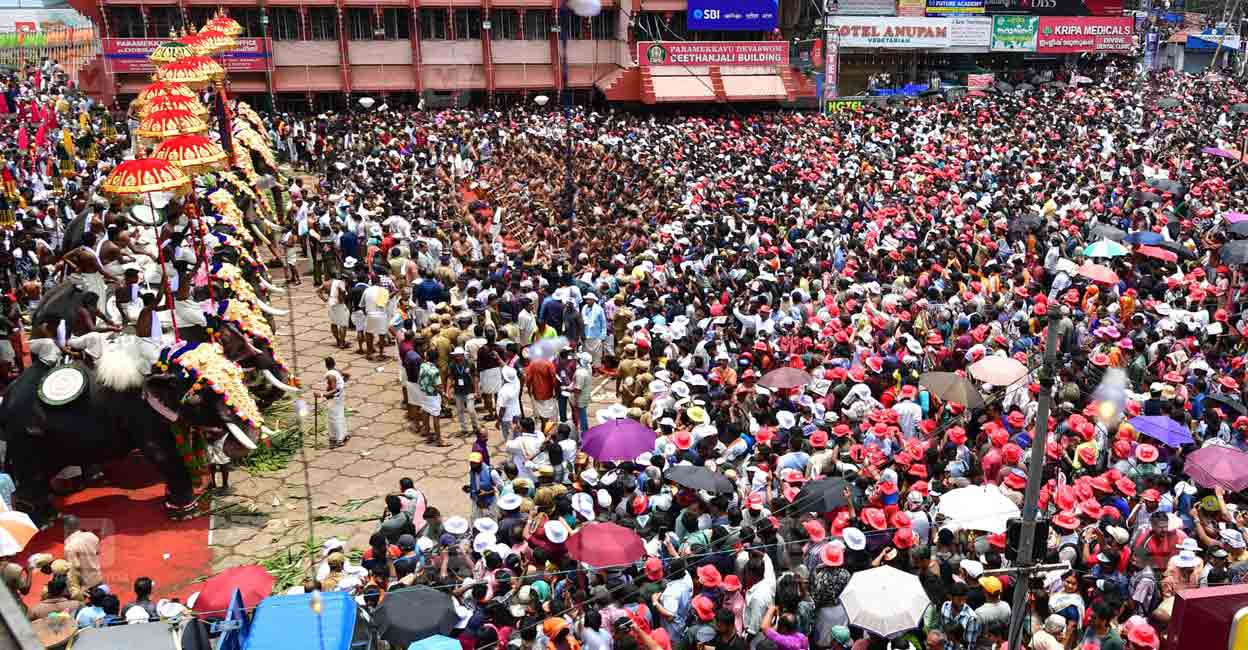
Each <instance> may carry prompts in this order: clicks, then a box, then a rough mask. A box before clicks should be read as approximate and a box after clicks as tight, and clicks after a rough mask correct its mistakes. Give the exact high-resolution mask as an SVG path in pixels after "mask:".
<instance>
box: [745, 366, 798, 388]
mask: <svg viewBox="0 0 1248 650" xmlns="http://www.w3.org/2000/svg"><path fill="white" fill-rule="evenodd" d="M810 382H811V376H810V373H809V372H806V371H805V370H802V369H800V368H793V367H791V366H784V367H782V368H776V369H775V370H772V371H771V372H769V373H767V374H765V375H763V378H762V379H761V380H760V381H759V382H758V385H760V386H766V387H767V388H772V389H775V390H783V389H785V388H800V387H802V386H805V385H806V384H809V383H810Z"/></svg>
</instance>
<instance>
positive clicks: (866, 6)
mask: <svg viewBox="0 0 1248 650" xmlns="http://www.w3.org/2000/svg"><path fill="white" fill-rule="evenodd" d="M830 5H831V6H830ZM833 6H834V7H835V8H833ZM823 7H824V9H823V13H824V14H825V15H828V14H837V15H840V16H892V15H894V14H896V13H897V2H896V0H839V1H834V0H824V3H823Z"/></svg>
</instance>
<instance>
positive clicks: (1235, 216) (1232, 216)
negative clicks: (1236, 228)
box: [1222, 210, 1248, 223]
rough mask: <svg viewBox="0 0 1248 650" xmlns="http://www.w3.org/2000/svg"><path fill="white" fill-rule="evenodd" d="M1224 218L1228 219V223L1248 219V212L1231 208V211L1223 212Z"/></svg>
mask: <svg viewBox="0 0 1248 650" xmlns="http://www.w3.org/2000/svg"><path fill="white" fill-rule="evenodd" d="M1222 218H1223V219H1226V222H1227V223H1239V222H1241V221H1248V214H1244V213H1243V212H1235V211H1234V210H1231V211H1230V212H1223V213H1222Z"/></svg>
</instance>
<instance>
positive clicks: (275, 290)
mask: <svg viewBox="0 0 1248 650" xmlns="http://www.w3.org/2000/svg"><path fill="white" fill-rule="evenodd" d="M260 286H261V287H263V288H265V289H266V290H268V291H272V292H273V293H286V290H285V289H283V288H281V287H275V286H273V284H272V283H271V282H269V281H268V280H265V279H264V278H260Z"/></svg>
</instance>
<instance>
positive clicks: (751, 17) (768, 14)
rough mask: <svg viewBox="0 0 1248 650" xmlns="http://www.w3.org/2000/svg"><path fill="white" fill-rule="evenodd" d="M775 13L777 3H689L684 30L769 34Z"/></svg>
mask: <svg viewBox="0 0 1248 650" xmlns="http://www.w3.org/2000/svg"><path fill="white" fill-rule="evenodd" d="M779 13H780V10H779V6H778V1H777V0H689V13H688V16H689V18H688V28H689V29H692V30H711V29H714V30H738V31H771V30H773V29H775V28H776V18H777V16H778V15H779Z"/></svg>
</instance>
